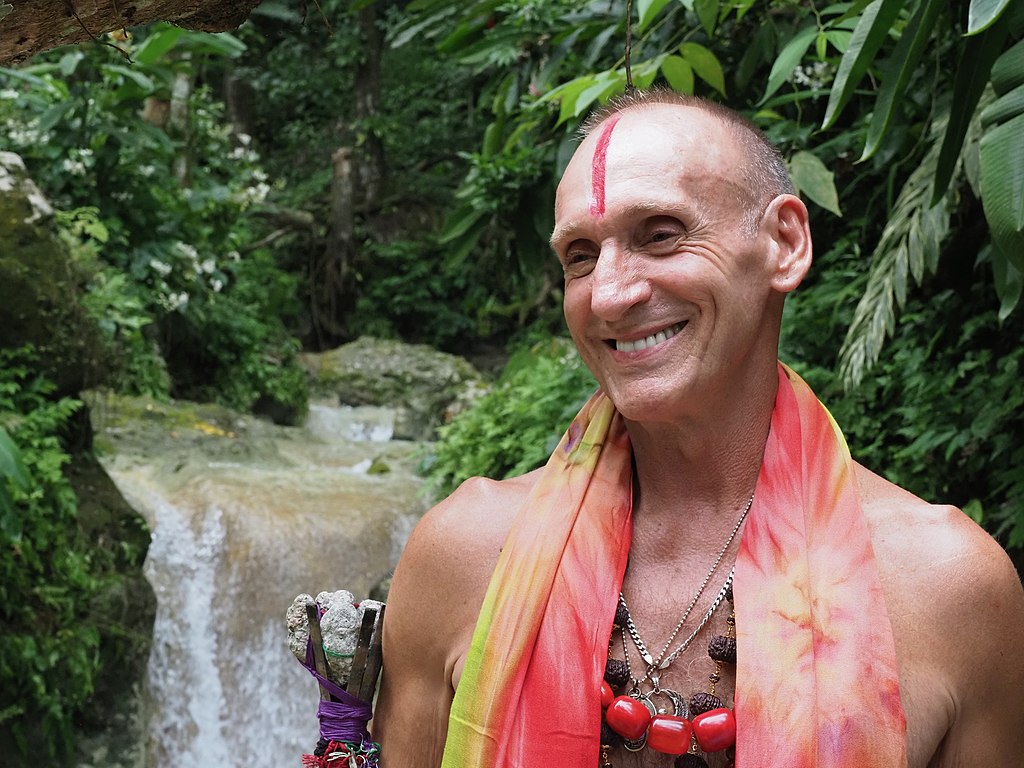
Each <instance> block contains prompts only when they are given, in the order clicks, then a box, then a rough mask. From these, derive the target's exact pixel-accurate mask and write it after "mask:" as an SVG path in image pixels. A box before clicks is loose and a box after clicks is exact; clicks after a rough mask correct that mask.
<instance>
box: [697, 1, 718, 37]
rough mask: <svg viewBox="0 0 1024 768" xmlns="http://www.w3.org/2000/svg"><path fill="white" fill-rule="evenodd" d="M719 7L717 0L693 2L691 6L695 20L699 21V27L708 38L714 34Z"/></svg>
mask: <svg viewBox="0 0 1024 768" xmlns="http://www.w3.org/2000/svg"><path fill="white" fill-rule="evenodd" d="M719 5H720V3H719V0H695V2H694V4H693V8H694V10H695V11H696V12H697V18H698V19H700V25H701V26H702V27H704V31H705V32H707V33H708V37H711V36H713V35H714V34H715V27H716V26H717V24H718V8H719Z"/></svg>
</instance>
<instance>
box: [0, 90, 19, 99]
mask: <svg viewBox="0 0 1024 768" xmlns="http://www.w3.org/2000/svg"><path fill="white" fill-rule="evenodd" d="M20 95H21V94H19V93H18V92H17V91H16V90H14V89H13V88H4V89H3V90H2V91H0V99H3V100H5V101H13V100H14V99H16V98H18V96H20Z"/></svg>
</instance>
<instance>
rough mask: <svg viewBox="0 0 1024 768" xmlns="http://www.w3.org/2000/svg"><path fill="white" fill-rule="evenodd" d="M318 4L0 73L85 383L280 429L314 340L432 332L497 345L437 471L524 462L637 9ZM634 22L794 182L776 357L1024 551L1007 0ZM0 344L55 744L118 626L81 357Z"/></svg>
mask: <svg viewBox="0 0 1024 768" xmlns="http://www.w3.org/2000/svg"><path fill="white" fill-rule="evenodd" d="M307 10H308V15H306V16H304V15H303V13H302V10H301V8H298V7H295V6H294V5H293V4H286V3H282V2H273V1H272V0H268V1H267V2H264V3H263V4H262V5H260V6H259V7H258V8H257V9H256V10H255V11H254V12H253V14H252V16H251V17H250V19H249V21H248V22H247V23H246V24H245V25H243V27H242V28H240V29H239V30H238V31H237V32H236V33H233V34H222V35H207V34H199V33H194V32H187V31H184V30H181V29H178V28H176V27H173V26H170V25H166V24H156V25H152V26H150V27H147V28H140V29H133V30H125V31H123V32H118V33H114V34H112V35H111V36H109V37H107V38H106V39H104V40H103V41H102V42H103V43H105V44H103V45H101V44H92V45H82V46H78V47H75V48H71V49H63V50H56V51H51V52H48V53H46V54H42V55H40V56H37V57H36V58H34V59H33V60H32V61H30V62H27V63H26V64H25V65H23V66H20V67H17V68H7V69H0V136H2V137H3V139H2V146H0V148H2V149H4V150H7V151H13V152H16V153H18V154H19V155H21V157H22V158H23V159H24V161H25V163H26V165H27V167H28V170H29V173H30V175H31V176H32V178H33V179H34V180H35V181H36V183H37V184H39V186H40V187H41V188H42V189H43V191H44V193H45V194H46V195H47V197H48V198H49V199H50V200H51V201H52V202H53V204H54V206H55V208H57V209H58V213H57V215H56V226H57V228H58V231H59V234H60V238H61V241H62V243H63V247H64V248H65V249H66V251H67V254H68V259H69V263H70V264H71V265H72V266H73V267H74V270H73V271H74V273H75V275H77V276H79V277H77V278H76V280H78V283H77V285H78V288H76V290H77V291H79V293H80V295H81V304H82V307H83V312H84V313H85V314H84V315H83V316H84V317H87V318H89V319H90V320H89V321H90V322H91V323H92V324H93V325H94V326H95V328H96V338H97V339H98V342H97V344H98V348H97V349H96V350H95V354H94V355H93V357H94V358H95V360H96V361H98V363H97V365H95V366H93V367H91V368H90V369H89V374H88V376H87V377H86V378H87V380H86V381H82V382H81V383H80V385H81V386H90V387H96V386H104V387H109V388H113V389H116V390H119V391H123V392H131V393H145V394H149V395H152V396H155V397H158V398H169V397H180V398H190V399H197V400H215V401H219V402H222V403H224V404H227V405H230V406H233V407H235V408H239V409H243V410H252V411H255V412H258V413H262V414H264V415H266V416H268V417H270V418H274V419H276V420H278V421H281V422H284V423H294V422H296V421H298V420H300V419H301V418H302V416H303V412H304V409H305V407H306V402H307V397H308V395H307V392H306V383H305V379H304V377H303V375H302V374H301V372H300V371H299V369H298V367H297V365H296V355H297V354H298V353H299V352H300V351H301V350H303V349H306V350H318V349H325V348H329V347H332V346H334V345H337V344H339V343H342V342H345V341H348V340H351V339H354V338H356V337H358V336H360V335H363V334H371V335H376V336H381V337H390V338H399V339H404V340H407V341H414V342H425V343H429V344H432V345H434V346H436V347H438V348H440V349H444V350H447V351H453V352H457V353H459V354H463V355H467V356H469V357H471V358H472V359H474V360H477V361H478V362H481V363H482V364H486V365H487V366H488V367H489V369H491V370H494V371H495V372H496V373H497V372H498V371H500V370H501V368H502V366H503V365H504V362H505V361H507V365H504V370H503V371H501V372H500V373H499V374H498V375H497V378H496V381H495V383H494V386H493V388H492V391H491V393H490V394H489V395H488V396H486V397H484V398H482V399H481V400H480V401H479V403H478V405H477V406H476V407H475V408H472V409H470V410H469V411H467V412H465V413H464V414H462V415H461V416H460V417H458V418H457V419H456V420H455V421H454V422H452V423H451V424H450V425H449V426H448V427H446V428H445V429H444V430H443V432H442V434H441V436H440V439H439V441H438V443H437V446H436V448H435V450H434V452H433V455H432V456H431V457H430V458H429V459H428V460H427V462H426V463H425V472H426V474H427V476H428V478H429V479H430V481H431V483H432V485H433V487H434V488H435V489H436V490H437V491H438V492H443V491H446V490H448V489H450V488H452V487H454V485H456V484H457V483H458V482H460V481H461V480H462V479H463V478H464V477H466V476H469V475H472V474H484V475H490V476H495V477H501V476H506V475H507V474H510V473H518V472H521V471H524V470H527V469H529V468H531V467H533V466H535V465H536V464H537V463H539V462H540V461H542V460H543V457H544V455H545V451H546V450H547V449H549V448H550V446H551V445H552V443H553V440H554V439H556V437H557V435H558V432H559V430H560V429H561V428H563V427H564V425H565V423H566V422H567V420H568V418H569V417H570V416H571V414H572V413H573V412H574V409H575V405H576V404H578V403H579V402H581V400H582V398H584V397H585V396H586V395H587V394H588V393H589V391H590V390H591V389H592V387H593V386H594V385H593V380H592V379H591V378H590V376H589V374H588V373H587V372H586V371H585V369H584V368H583V367H582V366H581V365H580V363H579V360H578V358H577V357H576V356H575V355H574V353H573V352H572V350H571V348H570V347H569V346H567V344H566V342H565V340H564V338H562V336H563V335H564V330H563V326H562V321H561V317H560V302H561V293H560V273H559V270H558V267H557V264H556V262H555V260H554V259H553V258H551V256H550V253H549V251H548V247H547V237H548V234H549V232H550V228H551V205H552V200H553V189H554V188H553V184H554V180H555V179H557V177H558V175H559V173H560V171H561V169H562V168H563V167H564V165H565V163H566V162H567V160H568V158H569V156H570V154H571V152H572V149H573V147H574V145H575V141H576V129H577V126H578V124H579V122H580V121H581V119H582V118H583V117H584V116H585V114H586V113H587V112H588V110H589V109H591V108H592V107H594V106H597V105H598V104H600V103H602V102H604V101H606V100H607V99H608V98H610V97H611V96H613V95H614V94H616V93H619V92H621V91H622V90H623V89H624V87H625V84H626V78H627V62H626V60H625V58H624V53H623V43H624V40H625V36H626V23H625V20H626V18H627V6H626V3H625V2H624V0H611V1H609V0H468V1H467V0H458V1H457V0H413V2H398V1H396V0H379V1H378V2H367V1H366V0H363V1H362V2H357V3H343V2H341V1H340V0H323V1H322V2H320V3H319V6H316V4H311V5H310V6H309V7H308V8H307ZM630 19H631V22H632V26H631V33H632V39H631V43H632V52H631V57H630V61H629V62H628V64H629V75H630V76H631V78H632V80H633V81H634V82H635V83H636V84H637V85H639V86H641V87H644V86H648V85H651V84H661V85H666V86H668V87H671V88H674V89H676V90H679V91H682V92H687V93H696V94H698V95H702V96H706V97H709V98H712V99H716V100H719V101H723V102H725V103H727V104H729V105H730V106H733V107H735V108H736V109H739V110H741V111H742V112H744V113H745V114H746V115H748V116H749V117H751V119H752V120H754V121H755V122H756V123H757V124H758V125H759V126H760V127H761V128H762V129H763V130H764V131H765V132H766V134H767V135H768V136H769V137H770V138H771V139H772V140H773V141H774V142H776V143H777V144H778V146H779V147H780V148H781V150H782V152H783V154H784V156H785V157H786V158H787V162H788V164H789V169H790V172H791V174H792V176H793V179H794V182H795V184H796V186H797V187H798V188H799V190H800V191H801V193H802V195H803V196H804V197H805V199H807V200H808V201H809V202H810V208H811V214H812V230H813V233H814V238H815V244H816V253H817V256H816V265H815V268H814V271H813V274H812V275H811V276H810V278H809V279H808V281H807V282H806V284H805V285H804V286H803V287H802V288H801V289H800V291H798V292H797V294H796V295H795V296H794V297H792V299H791V300H790V301H789V303H788V305H787V310H786V312H787V319H786V325H785V333H784V337H783V339H782V356H783V358H784V359H786V360H787V361H788V362H790V363H791V364H793V365H794V366H795V367H796V368H797V369H798V370H799V371H800V372H801V373H803V374H804V375H805V376H806V377H807V378H808V379H809V381H810V382H811V384H812V385H813V386H814V387H815V388H816V390H817V392H818V393H819V395H820V396H821V397H822V399H823V400H824V401H825V402H826V403H827V404H828V405H829V407H830V409H831V410H832V411H833V413H835V415H836V416H837V419H838V421H839V422H840V423H841V424H843V425H844V428H845V430H846V432H847V434H848V438H849V441H850V443H851V445H852V446H853V450H854V452H855V454H856V455H857V457H858V458H859V459H860V460H861V461H862V462H863V463H865V464H866V465H867V466H869V467H871V468H872V469H874V470H876V471H878V472H880V473H881V474H883V475H885V476H887V477H889V478H890V479H892V480H893V481H895V482H897V483H899V484H901V485H903V486H905V487H907V488H909V489H910V490H912V491H913V492H915V493H917V494H919V495H921V496H922V497H924V498H927V499H931V500H936V501H944V502H950V503H953V504H956V505H958V506H960V507H961V508H962V509H964V511H965V512H966V513H967V514H969V515H971V517H973V518H974V519H975V520H977V521H979V522H980V523H982V524H983V525H984V526H986V527H987V528H988V530H989V531H990V532H992V533H993V535H995V536H997V537H998V538H999V539H1000V540H1001V541H1002V542H1003V543H1004V544H1005V545H1007V546H1008V547H1010V548H1011V549H1013V548H1020V547H1022V546H1024V470H1022V469H1021V467H1022V466H1024V455H1022V454H1024V443H1022V441H1021V439H1020V435H1021V434H1024V424H1022V420H1024V417H1022V415H1021V414H1022V413H1024V409H1022V407H1021V406H1022V404H1024V403H1022V401H1024V394H1022V393H1024V389H1022V387H1021V385H1020V380H1021V373H1022V371H1021V367H1022V365H1024V361H1022V354H1024V353H1022V352H1021V348H1022V345H1021V340H1022V331H1024V321H1022V319H1021V312H1020V311H1019V309H1017V305H1018V302H1019V299H1020V294H1021V284H1022V280H1021V275H1022V270H1024V247H1022V246H1024V235H1022V230H1024V39H1022V37H1024V6H1021V4H1020V3H1013V2H1010V0H953V2H948V0H947V1H943V2H940V1H939V0H874V2H867V0H855V1H854V2H842V3H832V4H828V3H805V2H797V0H635V2H633V3H631V6H630ZM79 289H80V290H79ZM0 354H2V355H3V357H2V360H3V365H2V366H0V428H2V429H0V474H2V476H3V478H4V482H3V483H0V546H2V547H3V549H4V556H3V558H2V559H0V569H2V571H3V579H2V581H0V583H2V585H3V598H4V599H3V601H2V603H3V606H4V607H3V608H2V611H3V626H4V631H3V634H2V635H0V680H2V686H0V687H2V690H3V692H4V694H3V697H2V699H0V726H2V727H3V728H4V729H10V731H11V732H12V733H13V734H14V735H15V744H14V747H15V749H16V750H20V751H21V753H23V754H28V752H29V751H30V748H31V749H36V750H38V749H40V748H42V749H44V750H45V751H47V752H48V753H49V756H50V757H51V758H61V757H66V756H67V755H69V754H70V753H71V752H72V750H73V746H74V729H73V728H72V723H73V722H74V721H75V719H76V718H77V717H79V716H80V715H81V713H82V712H83V711H85V709H86V708H87V707H88V703H89V702H90V697H93V696H95V689H96V682H97V680H98V679H99V676H100V675H101V673H102V671H103V670H104V669H109V668H110V666H111V664H112V663H113V662H112V654H114V653H116V652H112V651H110V650H109V649H108V648H105V647H104V645H103V641H102V637H101V635H100V628H101V627H102V626H103V617H102V616H101V615H100V614H99V613H97V611H96V609H95V604H96V601H95V597H96V596H97V595H99V594H101V593H102V589H103V581H104V579H105V578H106V576H105V574H108V573H109V570H110V564H111V558H113V557H114V554H112V553H110V552H104V551H102V550H100V549H98V548H97V546H96V543H95V542H93V541H90V540H89V536H88V534H87V531H86V528H85V527H84V525H83V522H82V519H81V515H80V514H79V509H80V506H81V504H82V501H81V500H79V499H76V498H75V494H74V492H73V491H72V490H71V489H70V486H69V485H68V483H67V468H68V462H69V461H71V460H72V459H73V458H74V457H75V456H76V455H78V454H79V453H81V452H82V451H84V452H86V453H87V452H88V450H89V446H88V443H87V441H86V442H85V443H84V444H83V442H82V441H81V440H80V439H78V440H76V435H79V433H80V430H78V429H77V428H76V426H75V425H76V424H78V423H79V422H80V420H81V414H80V410H78V409H79V407H80V406H79V403H78V401H77V399H76V395H77V390H76V388H75V387H71V388H70V389H69V388H68V387H63V388H62V387H61V386H58V384H57V380H58V379H59V378H60V377H59V376H58V375H57V373H59V372H60V371H61V370H66V369H68V368H69V367H71V366H72V362H71V361H70V360H62V359H56V360H53V359H51V358H50V357H48V356H41V355H40V354H39V352H38V350H33V349H32V348H31V347H30V346H26V345H25V344H23V343H15V342H14V341H11V342H10V343H7V348H5V349H3V350H2V352H0ZM44 363H45V365H44ZM62 366H63V368H62ZM116 556H117V557H120V558H122V559H124V558H127V559H128V560H131V559H132V558H135V559H136V560H137V559H139V558H141V552H140V551H137V550H136V551H128V552H121V553H119V554H117V555H116ZM26 605H36V606H43V607H44V608H45V610H41V611H36V612H32V611H28V610H26V608H25V606H26ZM55 627H61V628H64V629H61V630H59V631H54V628H55ZM26 723H34V724H36V730H40V729H41V731H42V732H43V733H44V734H45V739H44V746H43V747H40V746H39V744H37V743H36V742H32V741H31V739H29V737H28V733H29V729H28V727H27V726H26V725H25V724H26ZM35 754H36V756H37V757H38V752H37V753H35Z"/></svg>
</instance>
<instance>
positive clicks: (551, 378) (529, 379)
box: [427, 338, 596, 494]
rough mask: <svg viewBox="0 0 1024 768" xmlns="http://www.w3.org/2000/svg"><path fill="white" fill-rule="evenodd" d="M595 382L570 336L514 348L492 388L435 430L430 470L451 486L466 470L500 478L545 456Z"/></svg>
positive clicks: (437, 482) (439, 483)
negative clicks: (436, 438) (568, 339)
mask: <svg viewBox="0 0 1024 768" xmlns="http://www.w3.org/2000/svg"><path fill="white" fill-rule="evenodd" d="M595 388H596V383H595V382H594V378H593V376H591V374H590V371H589V370H587V368H586V366H585V365H583V362H582V360H581V359H580V357H579V355H577V354H576V351H575V348H574V347H573V346H572V344H571V342H568V341H567V340H565V339H557V338H556V339H550V340H548V341H546V342H539V343H537V344H535V345H533V346H532V347H528V348H524V349H521V350H519V351H518V352H516V353H515V354H514V355H513V356H512V359H511V360H510V361H509V363H508V365H507V366H506V367H505V370H504V371H503V372H502V374H501V376H500V377H499V378H498V380H497V382H495V384H494V386H493V387H492V388H491V390H490V391H489V392H488V393H487V394H486V395H484V396H483V397H481V398H480V399H479V400H478V401H476V402H475V403H474V404H473V406H472V407H471V408H470V409H468V410H466V411H464V412H463V413H461V414H459V415H458V416H457V417H456V418H455V419H454V420H453V421H452V422H451V423H450V424H448V425H446V426H444V427H442V428H441V430H440V435H439V440H438V443H437V445H436V447H435V449H434V455H433V456H432V457H431V459H430V460H429V461H428V463H427V478H428V480H429V482H430V484H431V485H432V487H433V488H434V490H435V491H437V492H439V493H441V494H448V493H450V492H451V491H453V490H454V489H455V488H456V487H457V486H458V485H459V483H461V482H462V481H463V480H465V479H466V478H468V477H473V476H483V477H491V478H505V477H512V476H515V475H520V474H522V473H524V472H528V471H530V470H531V469H534V468H536V467H539V466H540V465H541V464H543V463H544V462H545V461H546V460H547V457H548V456H549V455H550V453H551V451H552V450H554V448H555V446H556V445H557V444H558V440H559V439H560V438H561V436H562V433H563V432H564V431H565V429H566V428H567V427H568V426H569V422H570V421H571V420H572V418H573V417H574V416H575V415H576V413H577V412H578V411H579V409H580V408H581V407H582V406H583V403H584V402H586V399H587V397H589V396H590V395H591V394H592V393H593V391H594V389H595Z"/></svg>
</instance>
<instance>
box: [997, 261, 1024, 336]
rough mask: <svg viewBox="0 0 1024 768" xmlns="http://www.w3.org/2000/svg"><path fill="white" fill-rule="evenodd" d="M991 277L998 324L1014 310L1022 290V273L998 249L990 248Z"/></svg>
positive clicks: (1023, 274)
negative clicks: (997, 301)
mask: <svg viewBox="0 0 1024 768" xmlns="http://www.w3.org/2000/svg"><path fill="white" fill-rule="evenodd" d="M989 251H990V257H991V259H992V277H993V283H995V288H996V295H997V296H998V297H999V322H1002V321H1003V320H1005V319H1006V318H1007V317H1009V316H1010V313H1011V312H1013V310H1014V309H1016V307H1017V304H1018V303H1019V302H1020V295H1021V289H1022V288H1024V272H1021V271H1020V270H1019V269H1017V267H1015V266H1014V265H1013V263H1012V262H1011V261H1010V260H1009V259H1007V258H1006V257H1005V256H1004V255H1003V252H1002V251H1000V250H999V249H998V248H991V249H989Z"/></svg>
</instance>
